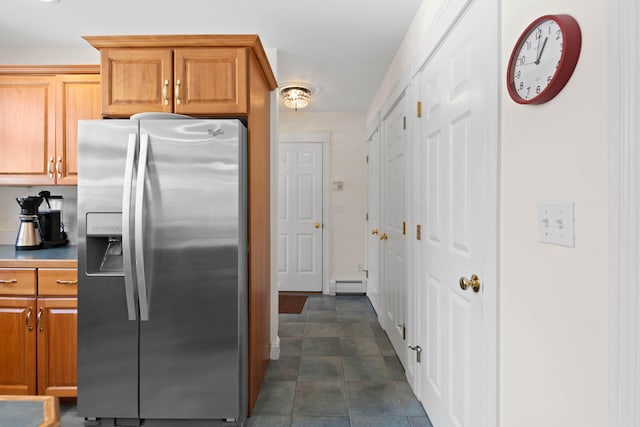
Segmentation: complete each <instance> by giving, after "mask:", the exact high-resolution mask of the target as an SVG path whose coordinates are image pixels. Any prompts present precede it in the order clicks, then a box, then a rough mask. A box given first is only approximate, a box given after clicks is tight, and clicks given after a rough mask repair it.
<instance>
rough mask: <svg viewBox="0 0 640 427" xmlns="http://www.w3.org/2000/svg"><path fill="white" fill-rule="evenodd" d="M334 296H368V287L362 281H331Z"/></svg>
mask: <svg viewBox="0 0 640 427" xmlns="http://www.w3.org/2000/svg"><path fill="white" fill-rule="evenodd" d="M329 284H330V286H331V293H332V294H362V295H364V294H366V292H367V285H365V284H364V283H362V280H330V281H329Z"/></svg>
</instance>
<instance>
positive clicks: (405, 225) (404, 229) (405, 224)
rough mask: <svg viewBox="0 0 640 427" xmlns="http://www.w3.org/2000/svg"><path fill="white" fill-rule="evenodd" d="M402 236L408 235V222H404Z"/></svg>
mask: <svg viewBox="0 0 640 427" xmlns="http://www.w3.org/2000/svg"><path fill="white" fill-rule="evenodd" d="M402 235H403V236H406V235H407V222H406V221H402Z"/></svg>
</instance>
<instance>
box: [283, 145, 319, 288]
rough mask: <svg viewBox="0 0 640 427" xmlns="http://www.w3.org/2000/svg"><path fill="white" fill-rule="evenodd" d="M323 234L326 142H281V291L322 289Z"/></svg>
mask: <svg viewBox="0 0 640 427" xmlns="http://www.w3.org/2000/svg"><path fill="white" fill-rule="evenodd" d="M322 233H323V227H322V144H316V143H298V142H296V143H288V142H287V143H281V144H280V177H279V204H278V280H279V282H280V288H279V290H281V291H297V292H321V291H322Z"/></svg>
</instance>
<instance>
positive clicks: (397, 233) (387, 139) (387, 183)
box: [380, 95, 408, 366]
mask: <svg viewBox="0 0 640 427" xmlns="http://www.w3.org/2000/svg"><path fill="white" fill-rule="evenodd" d="M405 112H406V96H404V95H403V96H402V98H401V100H400V101H399V102H398V103H397V104H396V106H395V107H394V108H393V110H392V111H391V113H390V114H389V115H388V116H387V117H386V118H385V120H384V122H383V129H384V130H383V135H384V138H383V139H384V142H383V153H384V154H383V155H384V158H383V164H384V170H383V175H384V183H383V225H382V228H381V230H380V233H381V235H380V238H381V241H380V243H381V244H382V247H381V250H382V262H383V282H384V283H383V284H382V285H381V289H382V292H383V297H382V298H383V302H382V312H383V315H382V317H383V318H382V326H383V327H384V329H385V331H386V332H387V335H388V336H389V339H390V340H391V344H392V345H393V348H394V349H395V351H396V353H397V354H398V358H399V359H400V362H402V365H403V366H406V363H407V344H406V341H405V339H406V315H407V290H408V285H407V280H406V271H407V259H406V252H407V251H406V236H405V233H404V230H405V227H406V218H407V207H406V197H405V188H406V187H405V184H406V180H405V174H406V170H405V163H406V158H405V152H406V149H407V131H406V119H405Z"/></svg>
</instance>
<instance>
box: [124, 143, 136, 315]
mask: <svg viewBox="0 0 640 427" xmlns="http://www.w3.org/2000/svg"><path fill="white" fill-rule="evenodd" d="M137 137H138V135H137V134H135V133H130V134H129V143H128V145H127V158H126V160H125V167H124V188H123V191H122V258H123V263H124V288H125V293H126V296H127V313H128V315H129V320H136V301H135V287H134V283H133V267H132V260H133V254H132V252H131V234H130V233H131V230H130V224H131V185H132V184H133V163H134V161H135V154H136V142H137V139H138V138H137Z"/></svg>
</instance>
